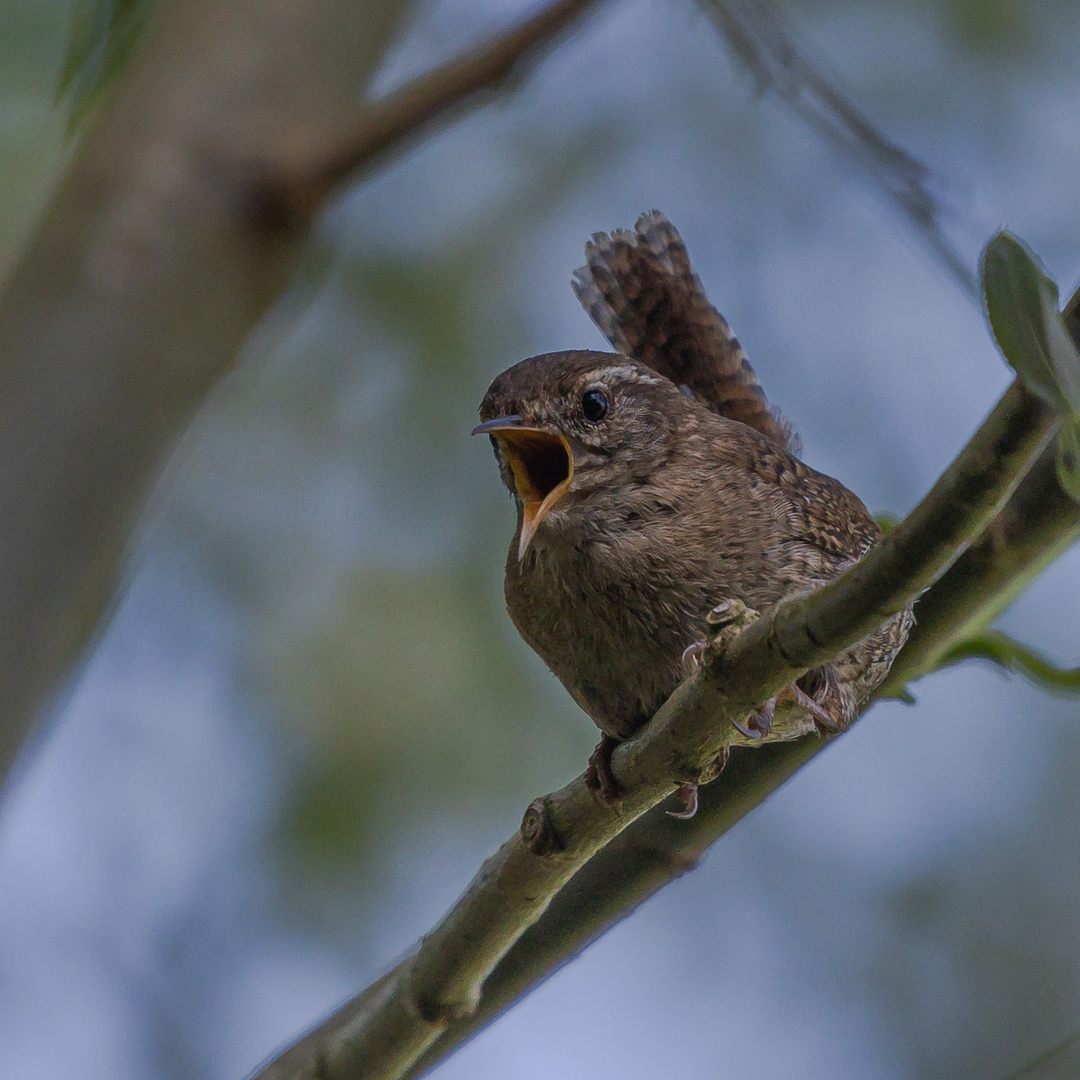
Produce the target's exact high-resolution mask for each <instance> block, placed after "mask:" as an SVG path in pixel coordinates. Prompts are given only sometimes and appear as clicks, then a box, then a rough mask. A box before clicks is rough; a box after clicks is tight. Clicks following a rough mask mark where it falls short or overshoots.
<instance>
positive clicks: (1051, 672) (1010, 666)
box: [940, 630, 1080, 695]
mask: <svg viewBox="0 0 1080 1080" xmlns="http://www.w3.org/2000/svg"><path fill="white" fill-rule="evenodd" d="M964 660H989V661H990V663H992V664H995V665H996V666H997V667H1000V668H1001V669H1002V670H1004V671H1008V672H1010V673H1012V674H1016V675H1022V676H1023V677H1024V678H1025V679H1027V680H1028V681H1029V682H1032V683H1034V684H1035V685H1036V686H1038V687H1041V688H1042V689H1043V690H1049V691H1050V692H1051V693H1054V694H1066V695H1072V694H1080V667H1076V668H1060V667H1058V666H1057V665H1056V664H1054V663H1052V662H1051V661H1049V660H1047V659H1046V657H1045V656H1042V655H1041V654H1040V653H1038V652H1036V651H1035V650H1034V649H1031V648H1028V646H1026V645H1022V644H1021V643H1020V642H1018V641H1015V640H1013V639H1012V638H1011V637H1009V636H1008V635H1007V634H1003V633H1002V632H1001V631H1000V630H986V631H983V632H982V633H981V634H976V635H974V636H973V637H970V638H968V639H967V640H966V641H961V642H960V643H959V644H957V645H954V646H953V647H952V648H951V649H950V650H949V651H948V652H947V653H946V654H945V656H944V657H943V658H942V662H941V665H940V667H950V666H951V665H953V664H959V663H961V662H962V661H964Z"/></svg>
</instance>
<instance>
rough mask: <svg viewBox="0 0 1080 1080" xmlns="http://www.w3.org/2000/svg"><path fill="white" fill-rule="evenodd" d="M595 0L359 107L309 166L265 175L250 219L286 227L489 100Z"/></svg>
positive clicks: (555, 10)
mask: <svg viewBox="0 0 1080 1080" xmlns="http://www.w3.org/2000/svg"><path fill="white" fill-rule="evenodd" d="M597 2H598V0H556V2H555V3H553V4H551V5H550V6H549V7H545V8H543V9H542V10H541V11H539V12H538V13H537V14H536V15H534V16H533V17H532V18H531V19H527V20H525V21H524V22H522V23H521V24H520V25H518V26H516V27H514V28H513V29H511V30H508V31H506V32H505V33H503V34H501V35H499V36H498V37H495V38H492V39H491V40H490V41H487V42H484V43H483V44H481V45H478V46H476V48H474V49H472V50H470V51H469V52H467V53H465V54H464V55H463V56H461V57H458V58H456V59H454V60H451V61H450V62H448V63H446V64H444V65H443V66H442V67H439V68H436V69H435V70H434V71H430V72H428V73H427V74H425V75H422V76H420V77H419V78H417V79H414V80H413V81H412V82H410V83H407V84H406V85H405V86H403V87H402V88H401V89H400V90H397V91H395V92H394V93H393V94H390V95H389V96H388V97H386V98H384V99H383V100H381V101H377V102H375V103H374V104H372V105H370V106H368V107H367V108H366V109H364V111H363V113H362V114H361V116H360V118H359V119H358V121H357V123H356V124H355V125H354V126H353V127H352V128H351V129H349V130H347V131H345V132H344V133H342V134H340V135H338V136H336V137H335V139H334V140H333V143H332V145H331V146H329V147H328V148H326V149H325V150H323V151H316V152H315V153H314V154H313V155H311V156H313V157H314V158H315V160H314V162H310V161H305V162H304V163H300V164H296V165H293V166H292V167H288V166H281V167H279V168H278V169H277V170H276V175H275V173H274V172H268V173H267V174H266V176H265V177H264V178H263V179H262V181H261V187H260V190H259V191H258V192H256V194H255V204H254V208H253V209H254V212H255V215H256V219H257V220H259V221H261V222H263V223H265V224H268V225H271V226H274V227H279V226H285V227H287V228H294V227H296V226H297V225H299V224H302V223H305V222H306V221H308V220H309V219H310V218H311V216H312V215H313V214H314V213H315V211H316V210H318V208H319V207H320V206H321V205H322V203H323V202H324V201H325V200H326V199H327V197H328V196H329V195H330V193H331V192H332V191H333V190H334V188H336V187H337V186H338V185H339V184H341V183H342V182H343V181H344V180H346V179H348V178H350V177H354V174H355V173H357V171H358V170H361V169H365V170H367V169H370V168H372V167H374V166H375V165H377V164H381V163H382V161H383V160H384V158H385V155H386V154H387V152H388V151H389V150H391V149H392V150H393V151H394V152H395V153H400V152H402V151H403V150H405V149H407V148H408V147H409V146H410V145H412V143H413V142H414V141H415V140H416V139H417V138H418V137H420V136H421V135H423V134H425V133H427V131H428V129H429V128H430V127H431V125H432V124H434V123H435V122H437V121H440V120H441V121H445V120H447V119H449V118H451V117H452V116H454V115H456V114H459V113H462V112H465V111H466V110H468V109H470V108H475V107H478V106H480V105H483V104H485V103H486V102H488V101H490V100H491V99H492V98H493V97H495V96H496V95H498V94H499V93H500V92H501V91H502V90H504V89H506V87H507V85H508V84H509V83H511V82H512V81H516V80H520V79H522V78H523V77H524V76H525V75H526V74H527V73H528V69H529V68H530V67H531V66H532V65H535V64H537V63H539V61H540V60H542V59H543V57H544V56H545V55H546V54H547V53H548V51H550V50H551V49H552V48H553V47H554V46H555V45H556V44H557V43H558V40H559V38H560V37H562V36H563V35H564V34H566V33H567V31H568V30H569V29H570V28H571V27H572V26H573V24H574V22H576V21H577V19H579V18H580V17H581V16H582V15H583V14H584V13H585V12H586V11H587V10H588V8H589V7H590V6H592V5H593V4H594V3H597Z"/></svg>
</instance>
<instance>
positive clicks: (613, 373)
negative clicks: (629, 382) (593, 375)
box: [599, 364, 660, 386]
mask: <svg viewBox="0 0 1080 1080" xmlns="http://www.w3.org/2000/svg"><path fill="white" fill-rule="evenodd" d="M599 374H600V375H603V376H609V377H611V378H614V379H633V380H634V381H635V382H639V383H649V384H651V385H653V386H656V385H658V384H659V383H660V378H659V377H658V376H655V375H648V374H646V373H645V372H643V371H642V370H641V368H639V367H631V366H630V365H629V364H621V365H619V366H618V367H609V368H604V370H603V371H601V372H599Z"/></svg>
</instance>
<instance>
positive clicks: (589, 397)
mask: <svg viewBox="0 0 1080 1080" xmlns="http://www.w3.org/2000/svg"><path fill="white" fill-rule="evenodd" d="M581 411H582V412H583V413H584V414H585V419H586V420H588V421H589V423H591V424H599V423H600V421H601V420H603V419H604V417H605V416H607V414H608V399H607V394H605V393H604V391H603V390H586V391H585V393H584V394H582V395H581Z"/></svg>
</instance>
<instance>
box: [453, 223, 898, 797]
mask: <svg viewBox="0 0 1080 1080" xmlns="http://www.w3.org/2000/svg"><path fill="white" fill-rule="evenodd" d="M585 254H586V260H587V261H586V264H585V265H584V266H583V267H582V268H581V269H579V270H578V271H576V272H575V274H574V276H573V280H572V285H573V288H574V291H575V292H576V294H577V296H578V298H579V300H580V301H581V303H582V305H583V306H584V307H585V309H586V311H587V312H588V313H589V315H590V316H591V318H592V319H593V321H594V322H595V323H596V324H597V326H598V327H599V329H600V330H601V332H602V333H603V334H604V336H605V337H606V338H607V339H608V341H609V342H610V344H611V345H612V347H613V348H614V349H615V350H616V351H615V352H613V353H612V352H599V351H594V350H571V351H563V352H554V353H545V354H543V355H539V356H533V357H530V358H528V359H525V360H522V361H521V362H519V363H517V364H515V365H514V366H513V367H511V368H509V369H507V370H506V371H504V372H502V374H500V375H498V376H497V377H496V378H495V379H494V381H493V382H492V383H491V385H490V387H489V388H488V390H487V392H486V394H485V395H484V398H483V400H482V402H481V404H480V410H479V412H480V421H481V422H480V424H479V425H477V427H476V428H475V429H474V431H473V434H482V435H487V436H488V437H489V438H490V440H491V443H492V446H493V449H494V452H495V457H496V461H497V463H498V467H499V472H500V475H501V478H502V481H503V483H504V484H505V486H506V487H507V488H508V490H509V492H510V494H511V495H512V497H513V499H514V502H515V505H516V509H517V528H516V530H515V532H514V536H513V539H512V541H511V544H510V548H509V551H508V553H507V559H506V576H505V589H504V593H505V599H506V606H507V610H508V612H509V615H510V618H511V621H512V622H513V624H514V625H515V627H516V628H517V630H518V632H519V633H520V635H521V637H522V638H523V639H524V640H525V642H526V643H527V644H528V645H529V646H531V647H532V649H533V650H535V652H536V653H538V654H539V656H540V657H541V659H542V660H543V661H544V663H545V664H546V665H547V666H548V668H549V669H550V670H551V671H552V672H553V673H554V674H555V676H556V677H557V678H558V679H559V681H560V682H561V683H562V684H563V686H564V687H565V688H566V689H567V691H568V692H569V693H570V696H571V697H572V698H573V699H574V700H575V701H576V702H577V704H578V705H580V706H581V708H582V709H583V710H584V711H585V712H586V713H587V714H588V715H589V716H590V717H591V718H592V720H593V721H594V722H595V723H596V725H597V727H599V728H600V730H601V732H602V738H601V741H600V743H599V745H598V746H597V748H596V750H595V751H594V753H593V755H592V757H591V758H590V761H589V769H588V772H587V774H586V782H587V783H588V785H589V787H590V788H591V789H592V790H593V791H594V793H595V794H596V795H597V797H598V798H599V799H600V800H601V801H602V802H604V803H606V804H608V805H611V806H613V807H614V808H615V809H616V810H617V809H618V806H619V801H620V798H621V795H622V790H621V788H620V786H619V784H618V780H617V778H616V777H615V776H614V774H613V772H612V765H611V753H612V751H613V750H614V748H615V746H616V745H617V744H618V743H619V742H620V741H622V740H624V739H626V738H628V737H630V736H631V735H633V734H634V733H635V732H636V731H638V730H639V729H640V728H641V727H642V726H643V725H644V724H646V723H648V721H649V720H650V719H651V717H652V716H653V715H654V714H655V713H656V712H657V710H658V709H659V708H660V706H661V705H662V704H663V703H664V701H666V700H667V698H668V697H669V696H670V694H671V693H672V691H673V690H674V689H675V687H676V686H677V685H678V684H679V682H680V681H682V679H683V678H685V677H686V675H687V674H688V673H689V672H690V671H692V670H693V667H694V665H695V663H696V662H697V661H698V659H699V657H700V656H701V654H702V652H703V651H704V649H705V647H706V645H707V643H708V641H709V640H710V639H711V638H713V637H714V636H715V635H716V634H717V633H718V631H720V630H721V629H722V628H723V627H725V626H729V625H730V624H732V623H736V624H739V625H742V624H745V622H746V621H747V620H748V619H749V618H753V617H754V616H755V615H756V614H757V613H758V612H760V611H762V610H764V609H766V608H768V607H769V606H770V605H772V604H775V603H777V602H778V601H780V600H783V599H784V598H785V597H789V596H791V595H793V594H796V593H800V592H805V591H808V590H812V589H813V588H815V587H817V586H819V585H822V584H824V583H826V582H828V581H830V580H832V579H833V578H835V577H836V576H838V575H839V574H840V573H842V572H843V571H844V570H846V569H848V568H849V567H851V566H852V565H854V563H855V562H856V561H857V560H858V559H859V558H861V557H862V556H863V555H864V554H865V553H866V552H867V551H868V550H869V549H870V548H871V547H872V546H873V545H874V544H875V543H876V542H877V540H878V539H879V538H880V536H881V530H880V528H879V527H878V525H877V524H876V523H875V522H874V520H873V518H872V517H871V516H870V514H869V512H868V511H867V509H866V507H865V506H864V504H863V503H862V501H861V500H860V499H859V498H858V497H857V496H856V495H854V494H853V493H852V492H851V491H849V490H848V489H847V488H846V487H844V485H843V484H841V483H840V482H839V481H837V480H834V479H833V478H832V477H829V476H826V475H825V474H823V473H820V472H818V471H817V470H815V469H813V468H811V467H810V466H809V465H807V464H805V463H804V462H803V461H801V460H800V459H799V457H798V456H797V455H798V452H799V450H800V446H799V442H798V437H797V435H796V434H795V431H794V429H793V427H792V425H791V423H790V422H789V421H788V420H787V419H786V418H785V417H784V416H783V415H782V414H781V413H780V412H779V411H778V410H777V409H776V408H775V407H774V406H773V405H772V404H771V403H770V402H769V400H768V399H767V397H766V395H765V392H764V390H763V388H762V386H761V383H760V382H759V380H758V378H757V375H756V373H755V372H754V369H753V367H752V366H751V364H750V361H749V359H748V358H747V355H746V353H745V351H744V350H743V348H742V346H741V345H740V344H739V342H738V340H737V338H736V337H735V335H734V333H733V332H732V330H731V327H730V326H729V325H728V323H727V322H726V320H725V319H724V318H723V317H722V316H721V315H720V313H719V312H718V311H717V310H716V308H715V307H714V306H713V305H712V304H711V303H710V302H709V300H708V298H707V296H706V294H705V291H704V288H703V286H702V284H701V281H700V279H699V278H698V276H697V274H696V273H695V272H694V270H693V267H692V265H691V263H690V259H689V255H688V253H687V250H686V246H685V244H684V243H683V240H682V238H681V236H680V235H679V233H678V231H677V230H676V229H675V227H674V226H673V225H672V224H671V222H670V221H668V219H667V218H666V217H665V216H664V215H663V214H661V213H660V212H659V211H656V210H654V211H651V212H650V213H647V214H643V215H642V216H641V217H640V218H639V219H638V221H637V223H636V225H635V228H634V230H633V231H631V230H616V231H614V232H612V233H611V234H610V235H609V234H606V233H596V234H594V235H593V237H592V239H591V240H590V241H589V243H588V244H587V245H586V249H585ZM911 623H912V613H911V609H910V608H908V609H906V610H905V611H903V612H901V613H899V614H898V615H896V616H895V617H893V618H892V619H891V620H890V621H889V622H888V623H886V625H885V626H884V627H883V628H882V629H881V630H879V631H877V632H876V633H874V634H871V635H870V636H869V637H867V638H865V639H864V640H863V641H861V642H859V643H858V644H857V645H855V646H854V647H852V648H851V649H849V650H848V651H847V652H845V653H844V654H843V655H841V656H840V657H839V658H837V659H836V660H835V661H833V662H832V663H830V664H827V665H824V666H822V667H820V668H817V669H814V670H812V671H810V672H808V673H807V674H806V675H804V676H803V677H802V678H801V679H799V680H797V681H796V682H795V683H793V684H792V685H791V686H790V687H788V688H786V689H785V690H783V691H781V693H780V694H778V695H777V696H776V697H775V698H774V699H771V700H769V701H766V702H762V703H761V706H760V708H759V709H758V711H757V712H756V713H754V714H753V715H752V716H750V717H749V718H747V719H746V721H745V722H740V723H738V724H737V725H736V727H737V730H736V733H735V737H734V739H733V740H732V742H733V744H734V745H752V744H754V743H758V742H761V741H771V740H775V739H778V738H792V737H796V736H798V735H801V734H805V733H808V732H811V731H815V730H816V731H817V732H819V733H821V734H825V735H833V734H836V733H838V732H841V731H843V730H844V729H846V728H847V727H848V726H849V725H850V724H851V723H852V721H853V720H854V718H855V716H856V715H857V712H858V706H859V702H860V701H861V700H863V699H864V698H865V697H866V696H867V695H868V694H869V693H870V691H871V690H872V689H873V688H874V687H875V686H877V684H878V683H879V682H881V680H882V679H883V678H884V677H885V675H886V673H887V672H888V669H889V666H890V664H891V662H892V659H893V657H894V656H895V655H896V653H897V651H898V650H899V649H900V647H901V646H902V645H903V643H904V640H905V639H906V637H907V633H908V630H909V628H910V626H911ZM725 755H726V750H725ZM724 760H726V756H725V758H724ZM722 765H723V761H721V762H719V763H718V767H722ZM676 794H677V795H678V796H679V798H680V799H681V801H682V803H683V810H682V811H680V812H679V813H677V814H676V816H682V817H687V816H691V815H692V814H693V812H694V811H695V809H696V807H697V785H696V784H695V783H682V784H681V785H679V786H678V790H677V792H676Z"/></svg>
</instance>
